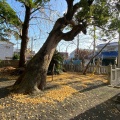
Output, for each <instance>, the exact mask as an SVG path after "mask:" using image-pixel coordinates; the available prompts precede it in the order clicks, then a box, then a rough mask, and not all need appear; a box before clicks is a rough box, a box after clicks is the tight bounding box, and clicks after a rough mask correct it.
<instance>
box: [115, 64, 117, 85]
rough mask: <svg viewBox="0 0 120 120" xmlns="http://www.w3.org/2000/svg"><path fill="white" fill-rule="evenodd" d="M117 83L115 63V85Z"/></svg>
mask: <svg viewBox="0 0 120 120" xmlns="http://www.w3.org/2000/svg"><path fill="white" fill-rule="evenodd" d="M116 84H117V68H116V65H115V85H116Z"/></svg>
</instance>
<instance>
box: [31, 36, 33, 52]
mask: <svg viewBox="0 0 120 120" xmlns="http://www.w3.org/2000/svg"><path fill="white" fill-rule="evenodd" d="M31 51H33V37H32V38H31Z"/></svg>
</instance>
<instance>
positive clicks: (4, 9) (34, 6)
mask: <svg viewBox="0 0 120 120" xmlns="http://www.w3.org/2000/svg"><path fill="white" fill-rule="evenodd" d="M15 1H16V2H19V3H20V4H19V5H20V6H21V7H22V8H23V7H24V13H23V17H24V18H23V20H21V19H20V17H19V16H18V15H17V13H16V11H14V10H13V8H12V7H11V6H10V5H9V4H8V3H7V1H6V0H0V19H2V20H4V22H5V23H6V24H7V25H9V29H8V30H9V31H11V33H13V34H14V36H16V37H19V38H20V39H21V49H20V60H19V67H24V66H25V52H26V49H27V45H28V41H29V36H28V32H29V27H30V21H31V20H32V19H33V18H34V17H33V16H34V14H35V13H36V12H37V11H38V10H40V9H41V8H42V9H43V7H44V5H45V4H46V2H48V1H49V0H15ZM15 1H14V2H15ZM21 4H22V5H21Z"/></svg>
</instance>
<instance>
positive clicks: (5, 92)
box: [0, 86, 10, 99]
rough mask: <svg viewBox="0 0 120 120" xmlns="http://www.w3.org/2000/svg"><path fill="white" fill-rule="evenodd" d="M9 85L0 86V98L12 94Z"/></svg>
mask: <svg viewBox="0 0 120 120" xmlns="http://www.w3.org/2000/svg"><path fill="white" fill-rule="evenodd" d="M9 87H10V86H7V87H2V88H0V99H1V98H4V97H6V96H8V95H9V94H10V90H9V89H8V88H9Z"/></svg>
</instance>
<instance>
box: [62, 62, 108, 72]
mask: <svg viewBox="0 0 120 120" xmlns="http://www.w3.org/2000/svg"><path fill="white" fill-rule="evenodd" d="M64 68H65V70H66V71H70V72H82V71H83V70H84V69H85V67H82V65H72V64H71V65H64ZM87 72H89V73H96V74H108V66H101V65H90V66H89V68H88V70H87Z"/></svg>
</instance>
